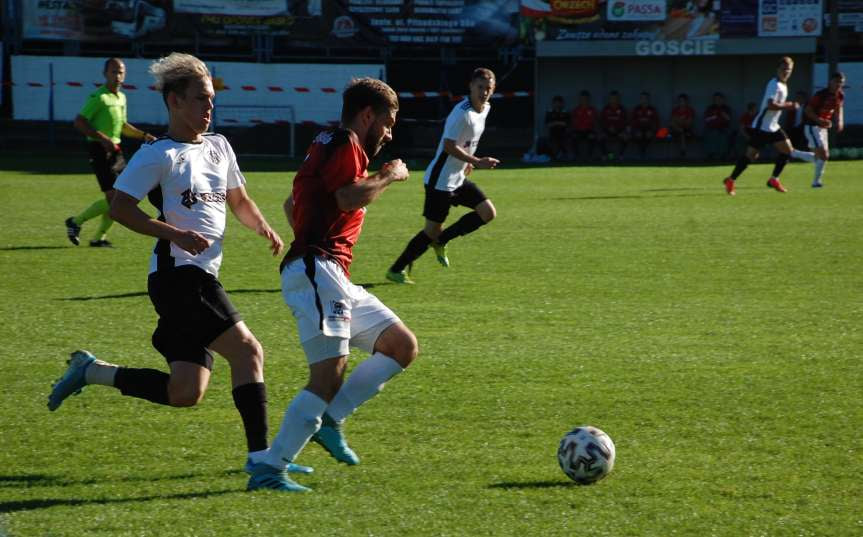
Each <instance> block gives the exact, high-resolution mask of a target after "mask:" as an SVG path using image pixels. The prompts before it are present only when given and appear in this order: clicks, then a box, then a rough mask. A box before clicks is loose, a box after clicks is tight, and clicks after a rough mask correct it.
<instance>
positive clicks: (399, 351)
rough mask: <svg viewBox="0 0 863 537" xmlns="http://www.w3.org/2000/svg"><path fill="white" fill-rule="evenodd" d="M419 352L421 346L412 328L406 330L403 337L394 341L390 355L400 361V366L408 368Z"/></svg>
mask: <svg viewBox="0 0 863 537" xmlns="http://www.w3.org/2000/svg"><path fill="white" fill-rule="evenodd" d="M419 352H420V347H419V343H417V338H416V336H415V335H414V333H413V332H411V331H410V330H405V331H404V333H403V334H402V335H401V337H399V338H398V339H396V340H395V341H394V342H393V346H392V350H391V353H390V354H389V356H390V357H391V358H392V359H393V360H395V361H396V362H398V363H399V365H400V366H402V367H403V368H407V367H408V366H409V365H411V363H413V361H414V360H416V359H417V356H419Z"/></svg>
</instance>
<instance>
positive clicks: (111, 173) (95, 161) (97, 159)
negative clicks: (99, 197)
mask: <svg viewBox="0 0 863 537" xmlns="http://www.w3.org/2000/svg"><path fill="white" fill-rule="evenodd" d="M87 150H88V152H89V153H90V167H91V168H93V172H94V173H95V174H96V179H98V180H99V188H101V189H102V192H107V191H108V190H111V189H113V188H114V181H116V180H117V177H118V176H119V175H120V173H121V172H122V171H123V170H124V169H125V168H126V159H125V158H124V157H123V152H122V151H116V152H115V151H112V152H111V153H107V152H105V148H104V147H102V144H100V143H99V142H90V143H89V144H87Z"/></svg>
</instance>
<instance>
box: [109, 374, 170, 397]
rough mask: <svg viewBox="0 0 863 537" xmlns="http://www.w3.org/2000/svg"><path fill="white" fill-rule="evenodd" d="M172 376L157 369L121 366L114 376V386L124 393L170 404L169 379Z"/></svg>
mask: <svg viewBox="0 0 863 537" xmlns="http://www.w3.org/2000/svg"><path fill="white" fill-rule="evenodd" d="M170 378H171V376H170V375H168V374H167V373H165V372H164V371H158V370H156V369H135V368H132V367H121V368H119V369H118V370H117V374H116V376H115V377H114V387H115V388H117V389H118V390H120V393H122V394H123V395H128V396H129V397H137V398H139V399H146V400H147V401H152V402H153V403H158V404H160V405H170V404H171V403H170V402H169V401H168V379H170Z"/></svg>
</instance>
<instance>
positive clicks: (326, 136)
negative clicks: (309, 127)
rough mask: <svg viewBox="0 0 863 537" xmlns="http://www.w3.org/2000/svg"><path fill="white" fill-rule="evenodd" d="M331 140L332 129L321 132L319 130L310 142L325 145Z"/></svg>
mask: <svg viewBox="0 0 863 537" xmlns="http://www.w3.org/2000/svg"><path fill="white" fill-rule="evenodd" d="M332 141H333V132H332V131H323V132H320V133H319V134H318V135H317V136H315V141H314V142H312V143H314V144H323V145H326V144H328V143H330V142H332Z"/></svg>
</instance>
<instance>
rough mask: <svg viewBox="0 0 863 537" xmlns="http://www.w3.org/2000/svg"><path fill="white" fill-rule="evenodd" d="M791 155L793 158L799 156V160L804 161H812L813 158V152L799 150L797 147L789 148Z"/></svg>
mask: <svg viewBox="0 0 863 537" xmlns="http://www.w3.org/2000/svg"><path fill="white" fill-rule="evenodd" d="M791 156H792V157H794V158H799V159H800V160H805V161H806V162H812V161H814V160H815V153H810V152H808V151H799V150H797V149H792V150H791Z"/></svg>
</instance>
